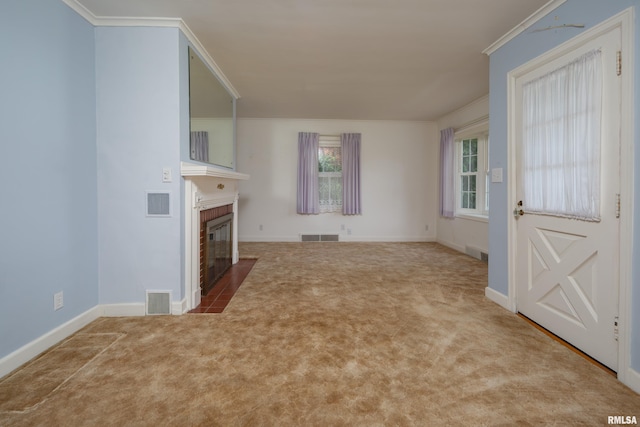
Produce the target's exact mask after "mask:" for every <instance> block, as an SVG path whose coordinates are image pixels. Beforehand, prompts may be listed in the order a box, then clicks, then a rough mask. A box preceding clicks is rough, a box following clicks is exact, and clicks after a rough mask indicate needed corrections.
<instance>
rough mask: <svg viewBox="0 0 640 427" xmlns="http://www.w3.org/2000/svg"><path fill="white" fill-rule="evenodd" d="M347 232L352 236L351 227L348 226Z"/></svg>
mask: <svg viewBox="0 0 640 427" xmlns="http://www.w3.org/2000/svg"><path fill="white" fill-rule="evenodd" d="M347 234H348V235H349V236H351V229H350V228H347Z"/></svg>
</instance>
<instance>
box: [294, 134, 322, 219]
mask: <svg viewBox="0 0 640 427" xmlns="http://www.w3.org/2000/svg"><path fill="white" fill-rule="evenodd" d="M319 141H320V134H318V133H311V132H299V133H298V209H297V211H298V213H299V214H305V215H315V214H318V213H320V201H319V193H318V192H319V189H318V146H319Z"/></svg>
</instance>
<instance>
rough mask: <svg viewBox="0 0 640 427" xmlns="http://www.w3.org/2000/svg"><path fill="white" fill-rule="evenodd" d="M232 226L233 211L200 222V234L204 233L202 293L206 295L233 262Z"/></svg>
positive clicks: (201, 268) (201, 270) (201, 271)
mask: <svg viewBox="0 0 640 427" xmlns="http://www.w3.org/2000/svg"><path fill="white" fill-rule="evenodd" d="M232 227H233V213H228V214H225V215H222V216H219V217H217V218H213V219H211V220H208V221H203V223H202V231H203V233H202V234H204V236H203V237H204V242H203V245H202V246H203V247H202V249H203V251H202V253H201V254H202V257H201V258H200V261H201V266H200V273H201V288H202V295H206V294H207V293H208V292H209V291H210V290H211V289H212V288H213V287H214V286H215V284H216V281H217V280H218V279H220V277H222V275H223V274H224V273H225V271H227V269H228V268H229V267H231V265H232V263H233V261H232V251H233V247H232V245H233V242H232Z"/></svg>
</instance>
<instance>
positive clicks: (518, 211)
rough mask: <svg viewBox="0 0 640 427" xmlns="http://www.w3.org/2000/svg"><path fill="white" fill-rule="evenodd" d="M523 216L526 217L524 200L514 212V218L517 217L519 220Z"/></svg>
mask: <svg viewBox="0 0 640 427" xmlns="http://www.w3.org/2000/svg"><path fill="white" fill-rule="evenodd" d="M522 215H524V210H522V200H520V201H519V202H518V204H517V206H516V208H515V209H514V210H513V216H515V217H516V218H519V217H521V216H522Z"/></svg>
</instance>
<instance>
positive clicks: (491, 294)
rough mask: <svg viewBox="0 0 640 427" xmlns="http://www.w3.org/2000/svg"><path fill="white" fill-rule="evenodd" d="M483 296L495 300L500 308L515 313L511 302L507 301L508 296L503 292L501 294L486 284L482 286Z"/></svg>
mask: <svg viewBox="0 0 640 427" xmlns="http://www.w3.org/2000/svg"><path fill="white" fill-rule="evenodd" d="M484 296H485V297H487V298H488V299H490V300H491V301H493V302H495V303H496V304H498V305H499V306H501V307H502V308H504V309H506V310H509V311H511V312H513V313H515V307H511V303H510V302H509V297H507V296H506V295H505V294H501V293H500V292H498V291H496V290H495V289H491V288H490V287H488V286H487V287H486V288H484Z"/></svg>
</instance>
